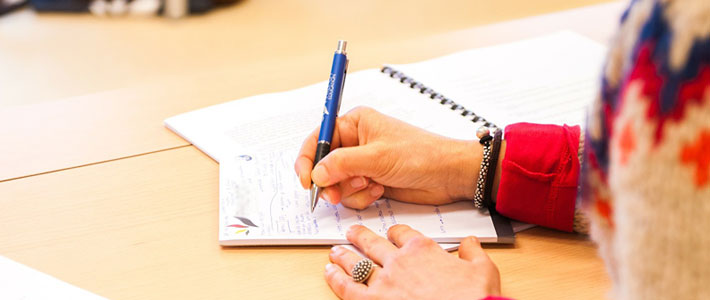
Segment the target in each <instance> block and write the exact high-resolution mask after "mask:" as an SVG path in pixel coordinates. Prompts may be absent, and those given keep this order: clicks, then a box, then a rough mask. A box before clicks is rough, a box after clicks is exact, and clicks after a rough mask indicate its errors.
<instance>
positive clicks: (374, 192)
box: [370, 184, 385, 197]
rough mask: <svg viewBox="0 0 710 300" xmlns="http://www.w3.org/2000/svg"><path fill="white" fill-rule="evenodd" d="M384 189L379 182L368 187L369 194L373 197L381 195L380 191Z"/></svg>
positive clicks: (382, 191)
mask: <svg viewBox="0 0 710 300" xmlns="http://www.w3.org/2000/svg"><path fill="white" fill-rule="evenodd" d="M384 191H385V187H384V186H382V185H381V184H377V185H375V186H373V187H372V188H371V189H370V195H372V196H373V197H379V196H382V193H384Z"/></svg>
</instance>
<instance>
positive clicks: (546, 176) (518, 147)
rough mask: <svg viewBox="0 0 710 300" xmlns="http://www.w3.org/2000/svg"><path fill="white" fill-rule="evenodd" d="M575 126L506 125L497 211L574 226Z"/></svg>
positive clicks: (562, 226)
mask: <svg viewBox="0 0 710 300" xmlns="http://www.w3.org/2000/svg"><path fill="white" fill-rule="evenodd" d="M579 133H580V129H579V126H573V127H570V126H567V125H564V126H558V125H540V124H530V123H517V124H512V125H509V126H508V127H506V128H505V140H506V151H505V157H504V158H503V161H502V163H501V177H500V185H499V187H498V196H497V199H496V210H498V212H499V213H501V214H502V215H504V216H507V217H509V218H512V219H516V220H520V221H523V222H527V223H533V224H537V225H541V226H545V227H550V228H555V229H559V230H564V231H572V224H573V223H574V207H575V202H576V198H577V179H578V177H579V159H578V158H577V151H578V149H579Z"/></svg>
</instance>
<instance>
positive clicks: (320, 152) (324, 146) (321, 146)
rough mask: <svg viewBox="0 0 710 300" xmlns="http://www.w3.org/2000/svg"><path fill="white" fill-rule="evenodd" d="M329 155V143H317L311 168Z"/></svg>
mask: <svg viewBox="0 0 710 300" xmlns="http://www.w3.org/2000/svg"><path fill="white" fill-rule="evenodd" d="M328 153H330V143H327V142H321V143H318V146H316V157H315V159H314V160H313V166H315V165H316V164H318V162H319V161H320V160H321V159H323V157H325V156H326V155H328Z"/></svg>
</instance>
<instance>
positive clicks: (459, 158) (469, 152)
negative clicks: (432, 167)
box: [443, 140, 483, 201]
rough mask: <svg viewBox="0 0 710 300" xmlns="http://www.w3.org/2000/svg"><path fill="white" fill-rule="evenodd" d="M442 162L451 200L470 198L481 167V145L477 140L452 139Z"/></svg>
mask: <svg viewBox="0 0 710 300" xmlns="http://www.w3.org/2000/svg"><path fill="white" fill-rule="evenodd" d="M449 148H450V150H451V151H450V152H449V153H448V154H447V155H446V161H445V163H444V164H443V165H444V166H445V168H446V171H447V172H446V174H448V176H447V179H448V180H447V182H446V190H447V193H448V195H449V199H451V200H452V201H460V200H471V199H473V197H474V194H475V192H476V180H477V179H478V172H479V170H480V168H481V159H482V158H483V146H481V144H479V143H478V141H475V140H474V141H464V140H452V142H451V145H450V147H449Z"/></svg>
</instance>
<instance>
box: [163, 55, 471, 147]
mask: <svg viewBox="0 0 710 300" xmlns="http://www.w3.org/2000/svg"><path fill="white" fill-rule="evenodd" d="M326 84H327V83H326V82H321V83H318V84H314V85H311V86H307V87H304V88H300V89H296V90H291V91H287V92H281V93H272V94H263V95H258V96H254V97H249V98H245V99H241V100H235V101H230V102H226V103H223V104H219V105H214V106H210V107H207V108H203V109H200V110H196V111H192V112H188V113H184V114H181V115H178V116H175V117H171V118H169V119H167V120H166V121H165V124H166V126H168V127H169V128H170V129H172V130H173V131H175V132H176V133H178V134H179V135H181V136H182V137H183V138H185V139H186V140H188V141H190V142H191V143H192V144H194V145H195V146H197V147H198V148H200V150H202V151H203V152H205V153H207V154H208V155H209V156H210V157H212V158H213V159H215V160H217V161H221V157H225V156H233V155H234V154H235V153H241V152H244V151H246V150H251V151H288V150H293V149H298V148H300V146H301V144H302V142H303V140H304V139H305V138H306V136H307V135H308V134H309V133H310V132H312V131H313V130H314V129H315V128H316V127H317V126H318V125H320V122H321V119H322V109H323V104H324V103H325V92H326V87H327V86H326ZM356 106H369V107H373V108H375V109H377V110H379V111H380V112H383V113H385V114H388V115H391V116H393V117H396V118H398V119H401V120H404V121H406V122H408V123H411V124H413V125H415V126H418V127H420V128H424V129H426V130H428V131H432V132H434V133H437V134H440V135H444V136H449V137H452V138H458V139H472V138H474V137H475V126H474V124H472V123H471V122H469V121H467V120H466V119H465V118H463V117H460V116H457V115H456V114H454V113H452V112H451V111H450V110H449V109H447V108H446V107H444V106H442V105H439V104H438V103H436V102H435V101H430V100H429V99H428V98H427V97H426V96H425V95H422V94H420V93H418V92H417V91H416V90H413V89H411V88H409V87H408V86H406V85H403V84H400V83H399V82H397V81H395V80H393V79H391V78H389V77H387V75H385V74H382V73H381V72H379V70H374V69H373V70H365V71H360V72H356V73H353V74H349V75H348V77H347V79H346V82H345V89H344V92H343V100H342V104H341V109H340V115H343V114H344V113H346V112H347V111H349V110H350V109H352V108H354V107H356Z"/></svg>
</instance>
